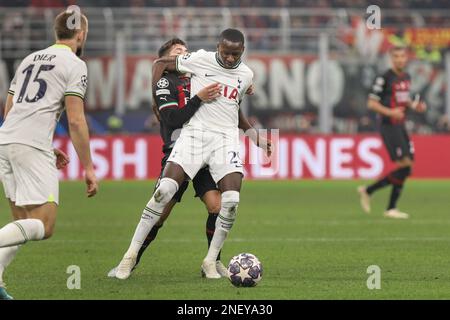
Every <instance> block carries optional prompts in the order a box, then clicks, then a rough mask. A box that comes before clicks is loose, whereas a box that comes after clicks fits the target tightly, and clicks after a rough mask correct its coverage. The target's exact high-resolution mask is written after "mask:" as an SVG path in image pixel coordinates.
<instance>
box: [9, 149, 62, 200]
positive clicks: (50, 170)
mask: <svg viewBox="0 0 450 320" xmlns="http://www.w3.org/2000/svg"><path fill="white" fill-rule="evenodd" d="M0 180H1V181H2V183H3V188H4V190H5V195H6V197H7V198H8V199H10V200H11V201H13V202H15V204H16V206H27V205H38V204H44V203H47V202H55V203H56V204H58V201H59V186H58V184H59V182H58V173H57V169H56V156H55V155H54V153H53V152H50V151H43V150H39V149H36V148H33V147H30V146H27V145H23V144H15V143H13V144H4V145H0Z"/></svg>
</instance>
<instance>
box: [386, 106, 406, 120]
mask: <svg viewBox="0 0 450 320" xmlns="http://www.w3.org/2000/svg"><path fill="white" fill-rule="evenodd" d="M389 117H391V118H392V119H394V120H401V119H403V118H404V117H405V109H404V108H399V107H397V108H394V109H392V110H390V112H389Z"/></svg>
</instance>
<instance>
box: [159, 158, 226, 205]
mask: <svg viewBox="0 0 450 320" xmlns="http://www.w3.org/2000/svg"><path fill="white" fill-rule="evenodd" d="M169 154H170V153H169ZM167 158H169V155H165V156H164V158H163V160H162V161H161V172H160V174H159V178H158V181H157V182H156V185H155V190H156V189H157V188H158V186H159V181H160V180H161V177H162V174H163V171H164V168H165V167H166V163H167ZM192 184H193V186H194V190H195V196H196V197H200V198H202V197H203V196H204V195H205V193H207V192H208V191H211V190H218V188H217V185H216V183H215V182H214V179H213V178H212V176H211V174H210V173H209V168H208V167H205V168H202V169H200V171H199V172H197V174H196V175H195V177H194V179H193V180H192ZM188 186H189V181H188V180H186V181H184V182H183V183H182V184H181V186H180V187H179V188H178V191H177V192H176V193H175V194H174V195H173V197H172V199H174V200H176V201H177V202H181V199H182V198H183V194H184V192H185V191H186V189H187V187H188ZM155 190H154V191H155ZM154 191H153V192H154Z"/></svg>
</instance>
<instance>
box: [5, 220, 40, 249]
mask: <svg viewBox="0 0 450 320" xmlns="http://www.w3.org/2000/svg"><path fill="white" fill-rule="evenodd" d="M44 235H45V227H44V223H43V222H42V221H41V220H39V219H23V220H16V221H14V222H11V223H8V224H7V225H6V226H4V227H3V228H1V229H0V248H3V247H10V246H15V245H18V244H22V243H25V242H27V241H29V240H42V239H44Z"/></svg>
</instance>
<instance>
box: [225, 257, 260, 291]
mask: <svg viewBox="0 0 450 320" xmlns="http://www.w3.org/2000/svg"><path fill="white" fill-rule="evenodd" d="M262 274H263V268H262V264H261V262H259V260H258V258H257V257H256V256H255V255H253V254H251V253H241V254H239V255H237V256H234V257H233V258H232V259H231V261H230V264H229V265H228V279H230V281H231V283H232V284H233V285H234V286H236V287H254V286H256V285H257V284H258V282H260V281H261V279H262Z"/></svg>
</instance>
